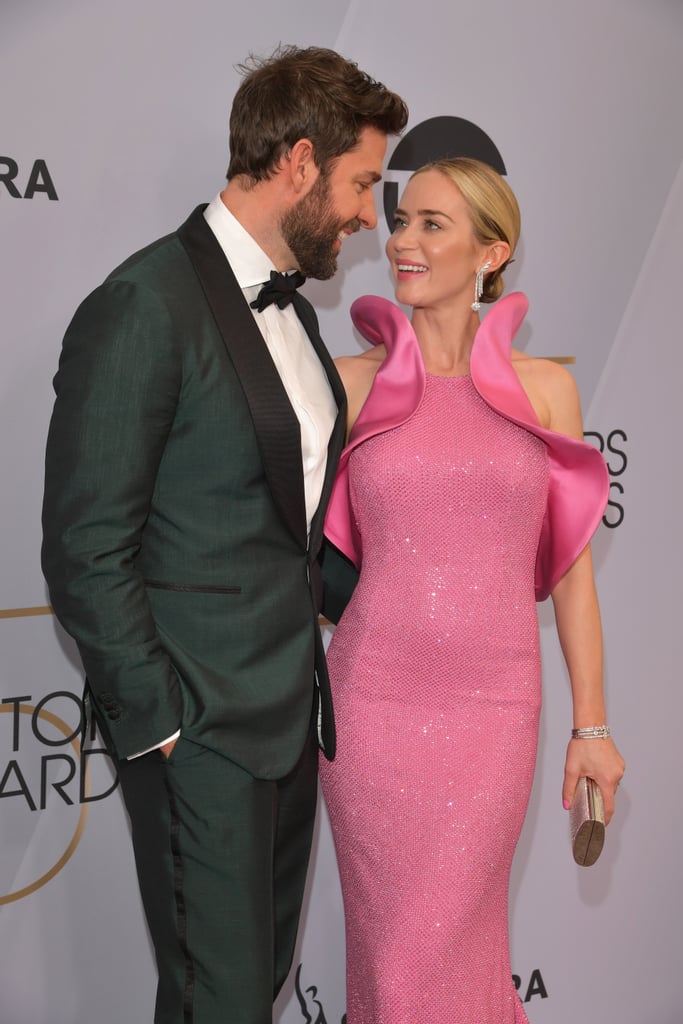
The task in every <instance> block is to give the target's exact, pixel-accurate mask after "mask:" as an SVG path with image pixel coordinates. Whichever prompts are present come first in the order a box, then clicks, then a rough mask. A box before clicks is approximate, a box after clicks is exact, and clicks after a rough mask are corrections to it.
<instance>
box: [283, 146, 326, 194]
mask: <svg viewBox="0 0 683 1024" xmlns="http://www.w3.org/2000/svg"><path fill="white" fill-rule="evenodd" d="M282 162H283V163H284V165H285V167H286V170H287V173H288V175H289V178H290V181H291V184H292V188H293V189H294V191H295V192H298V193H301V194H302V195H305V194H306V193H307V192H309V191H310V190H311V189H312V188H313V186H314V185H315V183H316V181H317V180H318V178H319V177H320V168H319V167H318V165H317V164H316V162H315V151H314V149H313V143H312V142H311V140H310V139H299V140H298V142H295V143H294V145H293V146H292V148H291V149H290V150H289V152H288V153H286V154H285V156H283V157H282ZM285 167H283V169H285Z"/></svg>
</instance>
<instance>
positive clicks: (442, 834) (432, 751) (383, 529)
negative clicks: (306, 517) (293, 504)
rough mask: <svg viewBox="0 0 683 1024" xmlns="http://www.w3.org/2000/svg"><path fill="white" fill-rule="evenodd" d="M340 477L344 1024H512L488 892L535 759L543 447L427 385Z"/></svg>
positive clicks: (450, 391) (334, 778)
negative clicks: (350, 528)
mask: <svg viewBox="0 0 683 1024" xmlns="http://www.w3.org/2000/svg"><path fill="white" fill-rule="evenodd" d="M350 474H351V475H350V490H351V498H352V503H353V510H354V515H355V518H356V522H357V524H358V527H359V530H360V534H361V535H362V538H363V552H364V554H363V569H362V574H361V578H360V582H359V584H358V586H357V588H356V591H355V593H354V596H353V598H352V601H351V603H350V604H349V606H348V608H347V610H346V612H345V614H344V616H343V618H342V620H341V622H340V624H339V626H338V627H337V630H336V632H335V636H334V638H333V641H332V644H331V647H330V651H329V667H330V675H331V679H332V687H333V696H334V702H335V715H336V722H337V736H338V746H337V751H338V752H337V757H336V760H335V761H334V762H333V763H328V762H326V761H325V760H322V761H321V777H322V786H323V791H324V795H325V800H326V803H327V807H328V809H329V814H330V819H331V822H332V828H333V833H334V839H335V844H336V848H337V856H338V861H339V868H340V873H341V880H342V887H343V893H344V905H345V916H346V935H347V977H348V982H347V1000H348V1001H347V1013H348V1024H418V1022H419V1024H423V1022H425V1024H426V1022H428V1021H429V1022H438V1024H521V1022H525V1021H526V1020H527V1018H526V1015H525V1014H524V1010H523V1009H522V1004H521V1002H520V1001H519V998H518V997H517V995H516V992H515V989H514V985H513V982H512V977H511V973H512V972H511V965H510V956H509V949H508V885H509V875H510V866H511V862H512V857H513V853H514V850H515V846H516V844H517V840H518V837H519V834H520V830H521V828H522V823H523V821H524V815H525V812H526V808H527V802H528V796H529V792H530V788H531V783H532V776H533V772H534V765H535V759H536V746H537V734H538V717H539V710H540V700H541V697H540V661H539V636H538V624H537V616H536V606H535V599H534V564H535V559H536V551H537V545H538V539H539V534H540V530H541V524H542V521H543V516H544V512H545V508H546V495H547V487H548V466H547V455H546V447H545V445H544V443H543V441H541V440H539V439H538V438H537V437H534V436H533V434H531V433H529V432H527V431H526V430H524V429H523V428H522V427H519V426H517V425H516V424H514V423H512V422H510V421H509V420H507V419H505V418H504V417H502V416H500V415H498V414H497V413H496V412H494V411H493V410H492V409H491V408H490V407H489V406H488V405H487V404H486V403H485V402H484V400H483V399H482V398H481V397H480V396H479V394H478V393H477V391H476V390H475V388H474V385H473V383H472V380H471V378H470V377H469V376H468V377H435V376H430V375H427V379H426V389H425V393H424V397H423V399H422V402H421V404H420V406H419V408H418V409H417V411H416V412H415V413H414V415H412V416H411V418H410V419H408V420H407V422H405V423H403V424H402V425H401V426H398V427H395V428H393V429H390V430H388V431H386V432H384V433H380V434H378V435H377V436H374V437H372V438H370V439H368V440H367V441H365V442H364V443H362V444H360V445H359V446H358V447H357V448H356V449H355V450H354V452H353V453H352V455H351V460H350Z"/></svg>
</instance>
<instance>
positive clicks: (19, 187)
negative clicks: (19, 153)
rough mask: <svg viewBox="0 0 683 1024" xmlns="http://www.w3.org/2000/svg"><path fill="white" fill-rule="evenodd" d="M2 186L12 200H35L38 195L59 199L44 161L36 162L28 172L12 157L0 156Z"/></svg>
mask: <svg viewBox="0 0 683 1024" xmlns="http://www.w3.org/2000/svg"><path fill="white" fill-rule="evenodd" d="M0 185H4V186H5V190H6V191H7V193H8V194H9V195H10V196H11V197H12V199H33V198H34V197H35V196H36V195H46V196H47V197H48V199H59V196H58V195H57V189H56V188H55V186H54V182H53V181H52V175H51V174H50V172H49V171H48V169H47V164H46V162H45V161H44V160H34V161H33V165H32V166H31V167H30V168H29V170H28V171H27V170H26V169H25V168H21V169H20V168H19V164H18V163H17V161H16V160H13V159H12V157H11V156H0ZM0 195H2V192H0Z"/></svg>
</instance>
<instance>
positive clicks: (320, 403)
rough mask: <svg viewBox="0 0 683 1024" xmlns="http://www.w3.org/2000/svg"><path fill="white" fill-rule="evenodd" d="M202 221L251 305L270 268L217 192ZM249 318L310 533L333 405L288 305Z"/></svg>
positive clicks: (311, 350) (334, 411) (323, 376)
mask: <svg viewBox="0 0 683 1024" xmlns="http://www.w3.org/2000/svg"><path fill="white" fill-rule="evenodd" d="M204 217H205V219H206V222H207V224H208V225H209V227H210V228H211V230H212V231H213V233H214V235H215V236H216V239H217V241H218V244H219V245H220V247H221V249H222V250H223V252H224V253H225V255H226V257H227V259H228V261H229V263H230V266H231V268H232V272H233V274H234V275H235V277H236V278H237V283H238V284H239V286H240V288H241V289H242V293H243V295H244V298H245V299H246V301H247V303H251V302H253V300H254V299H255V298H256V296H257V295H258V293H259V289H260V287H261V285H262V284H264V283H265V282H266V281H269V280H270V272H271V270H275V267H274V266H273V264H272V262H271V261H270V259H269V257H268V256H266V254H265V252H264V251H263V249H261V247H260V246H259V245H258V243H257V242H256V241H255V240H254V239H253V238H252V237H251V235H250V234H249V232H248V231H246V230H245V228H243V227H242V225H241V224H240V222H239V221H238V220H237V218H236V217H234V216H233V214H232V213H230V211H229V210H228V208H227V207H226V206H225V204H224V202H223V200H222V199H221V197H220V193H219V194H218V195H217V196H216V198H215V199H214V200H212V202H211V203H209V205H208V206H207V208H206V210H205V211H204ZM252 313H253V314H254V319H255V321H256V323H257V325H258V328H259V330H260V331H261V334H262V335H263V338H264V341H265V343H266V345H267V347H268V351H269V352H270V355H271V358H272V360H273V362H274V363H275V367H276V369H277V372H278V373H279V375H280V379H281V380H282V384H283V386H284V388H285V391H286V392H287V396H288V398H289V401H290V402H291V405H292V408H293V410H294V412H295V413H296V417H297V419H298V421H299V425H300V427H301V458H302V462H303V470H304V491H305V497H306V526H307V530H308V532H309V533H310V530H311V521H312V519H313V516H314V515H315V511H316V509H317V507H318V505H319V503H320V495H321V494H322V487H323V481H324V478H325V469H326V467H327V446H328V444H329V440H330V435H331V434H332V428H333V427H334V421H335V419H336V416H337V403H336V402H335V400H334V395H333V394H332V389H331V388H330V383H329V381H328V379H327V374H326V373H325V371H324V369H323V367H322V364H321V362H320V360H319V359H318V356H317V355H316V353H315V350H314V348H313V346H312V345H311V341H310V339H309V337H308V335H307V334H306V331H305V330H304V328H303V325H302V323H301V321H300V320H299V318H298V316H297V315H296V313H295V311H294V306H293V305H292V304H291V303H290V304H289V305H288V306H286V307H285V308H284V309H280V308H279V307H278V306H277V305H276V304H275V303H272V304H271V305H270V306H267V307H266V308H265V309H264V310H263V311H262V312H261V313H259V312H258V310H256V309H252ZM179 736H180V730H178V731H177V732H176V733H174V735H173V736H169V737H168V738H167V739H165V740H162V742H161V743H157V744H156V745H155V746H153V747H149V748H148V749H147V750H141V751H140V753H138V754H133V755H132V756H131V757H130V758H129V760H132V759H133V758H134V757H141V756H142V755H143V754H148V753H149V752H150V751H151V750H157V749H158V748H159V747H163V746H164V745H165V744H166V743H170V742H171V740H175V739H177V738H178V737H179Z"/></svg>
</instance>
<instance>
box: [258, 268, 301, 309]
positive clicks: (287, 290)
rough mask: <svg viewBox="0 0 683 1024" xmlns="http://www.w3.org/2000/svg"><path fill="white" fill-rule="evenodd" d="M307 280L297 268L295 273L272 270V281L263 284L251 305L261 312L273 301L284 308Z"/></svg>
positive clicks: (280, 307)
mask: <svg viewBox="0 0 683 1024" xmlns="http://www.w3.org/2000/svg"><path fill="white" fill-rule="evenodd" d="M305 280H306V278H305V277H304V275H303V274H302V273H301V271H300V270H295V271H294V273H293V274H280V273H279V272H278V271H277V270H271V272H270V281H267V282H266V283H265V284H264V285H262V287H261V291H260V292H259V293H258V295H257V296H256V298H255V299H254V301H253V302H250V303H249V305H250V306H251V308H252V309H257V310H258V311H259V313H262V312H263V310H264V309H265V308H266V306H269V305H270V304H271V302H276V303H277V305H278V308H279V309H284V308H285V306H288V305H289V303H290V302H291V301H292V299H293V298H294V295H295V294H296V290H297V288H299V287H301V285H302V284H303V283H304V281H305Z"/></svg>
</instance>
